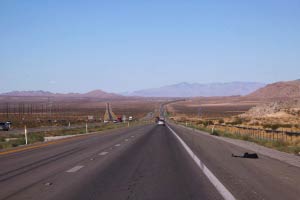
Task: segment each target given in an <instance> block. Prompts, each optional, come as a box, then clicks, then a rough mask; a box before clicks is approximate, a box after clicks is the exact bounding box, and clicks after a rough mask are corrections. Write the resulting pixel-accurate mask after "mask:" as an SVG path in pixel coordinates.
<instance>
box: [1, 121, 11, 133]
mask: <svg viewBox="0 0 300 200" xmlns="http://www.w3.org/2000/svg"><path fill="white" fill-rule="evenodd" d="M10 125H11V122H0V129H2V130H3V131H9V129H10Z"/></svg>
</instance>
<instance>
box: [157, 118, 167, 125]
mask: <svg viewBox="0 0 300 200" xmlns="http://www.w3.org/2000/svg"><path fill="white" fill-rule="evenodd" d="M157 125H159V126H165V125H166V124H165V120H161V119H160V120H158V122H157Z"/></svg>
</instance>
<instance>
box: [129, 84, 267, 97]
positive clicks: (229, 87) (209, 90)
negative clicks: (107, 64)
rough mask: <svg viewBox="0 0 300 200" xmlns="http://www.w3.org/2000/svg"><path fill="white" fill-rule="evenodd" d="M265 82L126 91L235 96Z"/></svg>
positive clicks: (146, 93) (184, 95) (144, 94)
mask: <svg viewBox="0 0 300 200" xmlns="http://www.w3.org/2000/svg"><path fill="white" fill-rule="evenodd" d="M265 85H266V84H264V83H256V82H229V83H209V84H199V83H186V82H183V83H179V84H174V85H168V86H164V87H160V88H152V89H145V90H139V91H135V92H131V93H124V95H128V96H142V97H198V96H202V97H211V96H235V95H241V96H243V95H248V94H250V93H252V92H254V91H256V90H257V89H259V88H262V87H264V86H265Z"/></svg>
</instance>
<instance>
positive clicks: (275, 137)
mask: <svg viewBox="0 0 300 200" xmlns="http://www.w3.org/2000/svg"><path fill="white" fill-rule="evenodd" d="M209 128H211V129H214V130H220V131H223V132H227V133H231V134H237V135H239V136H249V137H252V138H255V139H262V140H268V141H279V140H281V141H285V142H292V141H293V140H295V139H298V137H299V138H300V132H291V131H284V130H282V131H279V130H271V129H260V128H251V127H243V126H233V125H222V124H218V125H210V126H209Z"/></svg>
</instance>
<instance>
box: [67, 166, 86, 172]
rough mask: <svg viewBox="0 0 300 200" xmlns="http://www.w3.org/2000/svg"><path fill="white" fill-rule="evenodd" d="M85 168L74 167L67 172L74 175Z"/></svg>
mask: <svg viewBox="0 0 300 200" xmlns="http://www.w3.org/2000/svg"><path fill="white" fill-rule="evenodd" d="M83 167H84V166H81V165H79V166H76V167H73V168H71V169H69V170H68V171H67V172H68V173H74V172H77V171H78V170H80V169H81V168H83Z"/></svg>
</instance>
